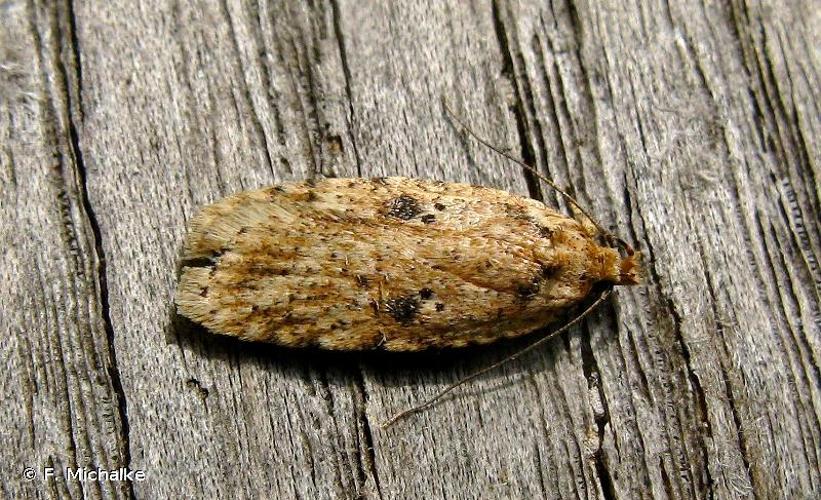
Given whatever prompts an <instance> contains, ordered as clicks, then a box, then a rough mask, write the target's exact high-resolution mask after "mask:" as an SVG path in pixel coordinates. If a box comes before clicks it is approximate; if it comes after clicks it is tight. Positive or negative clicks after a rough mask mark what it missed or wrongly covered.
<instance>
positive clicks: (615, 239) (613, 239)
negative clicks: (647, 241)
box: [442, 96, 634, 255]
mask: <svg viewBox="0 0 821 500" xmlns="http://www.w3.org/2000/svg"><path fill="white" fill-rule="evenodd" d="M442 106H443V107H444V108H445V112H447V114H448V115H450V117H451V118H452V119H453V120H454V121H455V122H456V123H457V124H458V125H459V126H460V127H462V128H463V129H464V130H465V131H466V132H467V133H468V134H470V135H471V136H472V137H473V138H474V139H476V140H477V141H479V142H480V143H481V144H482V145H484V146H485V147H487V148H489V149H490V150H492V151H495V152H496V153H497V154H499V155H501V156H503V157H505V158H507V159H508V160H510V161H512V162H513V163H515V164H517V165H519V166H520V167H522V168H524V169H525V170H527V171H528V172H530V173H532V174H533V175H535V176H536V177H537V178H539V179H540V180H541V181H542V182H544V183H545V184H547V185H548V186H550V187H551V188H552V189H553V190H555V191H556V192H557V193H559V194H560V195H562V197H563V198H564V199H565V200H567V201H568V202H570V203H571V204H572V205H573V206H574V207H576V209H577V210H578V211H579V212H581V213H582V215H584V216H585V217H587V220H589V221H590V222H592V223H593V225H594V226H596V229H597V230H598V231H599V233H600V234H601V235H602V236H603V237H604V239H605V240H606V241H607V242H608V243H609V244H610V245H611V246H613V242H615V243H616V246H620V247H621V248H623V249H624V251H625V252H626V253H627V255H633V253H634V251H633V247H631V246H630V245H629V244H628V243H627V242H626V241H624V240H623V239H621V238H619V237H618V236H616V235H615V234H613V233H612V232H610V231H608V230H606V229H604V227H602V225H601V224H599V222H598V221H597V220H596V219H594V218H593V217H592V216H591V215H590V214H589V213H588V212H587V210H585V209H584V208H582V206H581V205H579V202H577V201H576V199H575V198H573V197H572V196H570V195H569V194H568V193H567V192H565V190H563V189H562V188H560V187H559V186H557V185H556V183H555V182H553V181H552V180H550V179H549V178H547V177H545V176H544V175H542V174H540V173H539V171H538V170H536V169H535V168H533V167H531V166H530V165H528V164H527V163H525V162H523V161H522V160H520V159H518V158H516V157H515V156H513V155H511V154H510V153H506V152H504V151H502V150H501V149H499V148H498V147H496V146H494V145H493V144H491V143H489V142H488V141H486V140H485V139H483V138H482V137H480V136H479V135H478V134H477V133H476V132H474V131H473V129H471V128H470V127H468V126H467V124H466V123H465V122H463V121H462V119H461V118H459V116H458V115H457V114H456V113H454V112H453V110H452V109H451V108H450V106H448V102H447V100H446V99H445V97H444V96H442Z"/></svg>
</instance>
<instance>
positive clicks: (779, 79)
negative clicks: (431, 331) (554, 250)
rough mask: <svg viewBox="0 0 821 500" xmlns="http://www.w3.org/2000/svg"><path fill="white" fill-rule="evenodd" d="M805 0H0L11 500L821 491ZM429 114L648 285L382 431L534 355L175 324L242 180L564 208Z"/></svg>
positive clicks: (813, 88) (6, 482) (813, 126)
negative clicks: (528, 200) (355, 184)
mask: <svg viewBox="0 0 821 500" xmlns="http://www.w3.org/2000/svg"><path fill="white" fill-rule="evenodd" d="M813 7H814V6H813V5H812V2H790V3H778V2H770V3H766V2H765V3H763V4H761V3H752V2H751V3H745V2H740V1H733V2H726V3H725V2H721V3H713V2H707V3H699V2H689V1H684V2H676V3H674V4H672V5H668V4H666V3H652V2H636V3H623V2H608V1H601V2H577V3H573V2H569V3H568V2H561V1H557V2H545V3H541V2H535V1H521V2H503V1H499V2H490V3H488V2H474V3H470V4H468V3H466V2H454V1H451V2H416V3H399V2H361V1H360V2H350V1H345V0H337V1H331V2H314V3H303V2H290V1H284V2H269V1H265V0H262V1H260V2H238V1H224V2H192V3H189V2H166V1H161V0H154V1H147V2H139V3H137V2H127V1H111V2H79V1H74V2H42V1H39V2H38V1H30V2H24V1H7V2H4V3H3V4H2V5H0V16H2V23H0V24H1V25H2V27H0V138H2V140H1V141H0V145H2V147H0V166H1V167H2V168H0V176H2V177H0V185H2V195H1V196H0V213H2V217H0V235H2V240H3V242H4V245H3V248H4V252H3V256H4V258H3V259H2V261H0V275H1V276H3V277H5V278H6V280H5V281H6V283H8V285H7V286H6V287H3V288H2V289H0V298H2V303H3V314H2V316H0V331H3V332H7V333H6V335H7V341H6V342H3V349H2V351H0V352H2V361H3V366H4V367H5V370H4V372H3V375H2V377H0V386H2V388H3V391H2V393H0V394H2V398H3V401H2V405H1V408H2V409H0V428H2V429H3V431H2V434H1V435H2V436H3V443H4V444H5V446H3V447H0V457H2V459H0V471H1V472H2V477H3V481H2V483H0V484H2V494H3V495H4V496H5V497H9V498H25V497H44V498H52V497H72V498H80V497H91V498H111V497H141V498H174V497H217V498H223V497H226V498H227V497H233V498H255V497H273V498H314V497H317V498H359V497H365V498H385V499H388V498H413V497H421V498H429V497H430V498H574V497H575V498H645V497H648V498H704V497H708V496H712V497H717V498H742V497H756V498H809V497H812V496H814V495H817V492H818V490H819V489H821V477H820V475H819V454H821V446H819V443H821V425H819V412H821V410H820V409H821V395H820V394H819V387H821V384H819V381H820V380H819V379H821V376H820V375H819V358H821V355H820V354H819V351H820V350H821V342H819V331H821V327H820V326H819V323H821V321H819V319H821V313H819V284H821V272H819V267H818V255H819V251H820V250H821V238H819V231H818V224H819V222H818V221H819V220H821V217H819V214H820V213H821V206H820V205H819V187H818V182H817V178H818V168H819V167H818V165H819V146H818V139H817V137H818V135H819V134H818V133H817V132H818V130H819V116H821V114H819V110H818V103H819V92H820V91H819V88H821V87H819V81H818V80H819V79H818V68H819V57H818V46H819V44H818V37H817V34H816V33H818V32H819V29H820V28H821V26H819V25H821V22H819V15H818V13H817V9H814V8H813ZM440 97H445V98H446V99H448V101H449V102H450V103H451V104H452V105H453V107H454V108H455V109H456V110H457V112H458V113H459V114H460V115H461V116H463V117H464V118H466V119H467V121H468V122H470V123H471V124H472V126H473V127H474V128H475V129H476V130H477V132H479V133H480V134H481V135H483V136H485V137H487V138H488V139H489V140H491V142H493V143H495V144H499V145H500V146H502V147H504V148H506V149H508V150H510V151H511V152H512V153H513V154H514V155H516V156H520V157H522V158H524V159H525V160H527V161H528V162H532V163H533V164H535V165H537V167H538V168H539V169H540V170H541V171H543V172H545V173H546V174H548V175H550V176H551V177H552V178H554V179H556V180H557V181H558V182H559V184H561V185H565V186H570V189H571V190H572V191H573V192H574V193H575V194H576V195H577V196H578V198H579V201H580V202H581V203H582V204H583V205H584V206H586V207H589V209H590V211H591V212H592V213H593V214H595V215H596V216H597V217H598V218H600V219H601V221H602V222H603V223H605V224H606V225H608V226H610V227H612V228H614V229H615V230H616V231H617V232H618V233H619V234H622V235H623V236H625V238H626V239H627V240H629V241H631V242H633V243H635V245H636V246H637V247H638V248H640V249H641V250H642V252H643V253H644V256H645V264H646V276H645V278H646V286H642V287H637V288H632V289H621V290H618V291H617V293H616V294H615V296H614V297H613V299H611V300H610V301H609V302H608V304H607V305H606V306H605V307H602V308H601V309H600V310H599V311H597V312H596V313H595V314H594V315H593V316H592V317H591V318H589V319H588V320H586V321H585V322H584V324H583V326H581V327H579V328H574V329H572V330H571V331H570V332H568V333H567V334H565V335H563V336H562V337H561V338H560V339H556V340H555V341H553V342H551V343H550V344H549V345H548V346H545V348H544V349H539V350H538V352H534V353H530V354H528V355H525V356H522V357H521V358H520V359H518V360H516V361H514V362H512V363H510V364H509V365H506V366H505V367H504V368H502V369H500V370H498V371H495V372H493V373H492V374H489V375H487V376H485V377H482V378H481V379H480V380H477V381H475V382H472V383H470V384H469V385H468V386H466V387H463V388H461V389H460V390H458V391H456V392H455V393H454V394H453V395H452V396H449V397H448V398H446V400H445V401H443V402H441V403H440V404H437V405H436V406H434V407H433V408H431V409H429V410H427V411H425V412H423V413H421V414H418V415H415V416H413V417H412V418H409V419H407V420H404V421H402V422H400V423H398V424H396V425H395V426H394V427H391V428H388V429H381V428H380V427H379V424H380V423H382V422H384V421H385V420H386V419H387V418H389V417H390V416H391V415H393V414H394V413H396V412H397V411H400V410H403V409H406V408H407V407H408V406H410V405H414V404H418V403H421V402H422V401H424V400H425V399H426V398H428V397H430V396H432V395H434V394H436V393H437V391H439V390H441V389H442V388H444V387H445V386H447V385H448V384H450V383H452V382H454V381H456V380H458V379H459V378H460V377H462V376H464V375H466V374H468V373H470V372H471V371H472V370H475V369H477V368H481V367H483V366H486V365H487V364H489V363H491V362H492V361H494V360H496V359H498V358H500V357H502V356H504V355H506V354H509V353H511V352H513V351H515V350H516V349H518V348H520V347H522V346H523V345H525V344H526V341H522V342H511V343H503V344H499V345H495V346H492V347H485V348H481V349H469V350H465V351H454V352H442V353H425V354H421V355H403V356H391V355H372V354H361V355H348V354H333V353H322V352H317V351H306V352H301V351H288V350H283V349H278V348H275V347H271V346H259V345H249V344H243V343H241V342H237V341H232V340H230V339H222V338H217V337H214V336H212V335H209V334H207V333H205V332H203V331H202V330H201V329H199V328H197V327H195V326H194V325H191V324H189V323H187V322H185V321H182V320H180V318H178V317H176V316H175V315H174V309H173V305H172V298H173V292H174V286H175V284H176V276H175V272H176V266H177V261H178V258H179V255H180V251H181V244H182V240H183V237H184V234H185V225H186V221H187V220H189V219H190V217H192V216H193V214H194V213H195V212H196V210H197V208H198V207H199V206H201V205H203V204H205V203H208V202H211V201H214V200H216V199H218V198H220V197H221V196H224V195H226V194H230V193H234V192H237V191H240V190H243V189H250V188H255V187H260V186H265V185H269V184H272V183H276V182H279V181H283V180H292V179H302V178H306V177H311V176H317V175H329V176H340V177H344V176H379V175H408V176H419V177H431V178H436V179H441V180H447V181H466V182H472V183H476V184H483V185H488V186H493V187H499V188H503V189H507V190H509V191H512V192H516V193H520V194H526V195H531V196H534V197H539V198H542V199H544V200H545V201H546V203H548V204H549V205H555V206H560V207H563V208H566V207H565V204H564V203H563V202H561V201H560V200H558V199H557V197H556V196H555V195H554V194H553V193H552V192H550V191H549V190H548V189H547V188H546V187H545V186H539V185H538V183H536V182H534V181H533V179H532V178H531V176H526V175H525V174H524V173H523V172H522V169H520V168H518V167H516V166H515V165H512V164H510V163H509V162H506V161H504V160H503V159H501V158H500V157H498V155H495V154H493V153H492V152H490V151H488V150H487V149H486V148H483V147H482V146H481V145H478V144H476V143H475V142H474V141H472V140H470V139H468V138H466V137H465V136H464V135H463V134H461V133H460V132H459V131H458V130H457V129H456V128H454V126H453V124H452V123H451V121H450V120H448V118H447V117H446V116H445V115H444V114H443V111H442V108H441V105H440V102H439V99H440ZM25 467H34V469H35V471H36V473H37V477H35V478H34V479H33V480H26V479H25V478H24V475H23V470H24V468H25ZM44 467H54V468H55V471H56V474H55V477H52V478H45V477H43V474H44V471H43V468H44ZM77 467H89V468H97V467H99V468H102V469H117V468H118V467H127V468H130V469H131V470H141V471H144V472H145V475H146V479H145V480H129V481H122V482H118V481H79V480H77V479H74V478H71V477H67V473H66V468H72V469H75V468H77Z"/></svg>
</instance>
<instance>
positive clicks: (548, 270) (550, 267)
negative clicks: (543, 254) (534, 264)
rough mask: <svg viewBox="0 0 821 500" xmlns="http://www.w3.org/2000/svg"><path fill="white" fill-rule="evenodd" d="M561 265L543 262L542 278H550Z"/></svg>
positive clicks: (559, 269) (556, 272)
mask: <svg viewBox="0 0 821 500" xmlns="http://www.w3.org/2000/svg"><path fill="white" fill-rule="evenodd" d="M561 269H562V267H561V266H560V265H558V264H544V265H542V278H544V279H551V278H553V277H555V276H556V274H558V272H559V271H561Z"/></svg>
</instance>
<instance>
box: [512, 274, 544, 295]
mask: <svg viewBox="0 0 821 500" xmlns="http://www.w3.org/2000/svg"><path fill="white" fill-rule="evenodd" d="M539 286H540V280H539V279H538V278H534V279H533V281H531V282H530V283H522V284H520V285H519V286H518V287H516V296H517V297H519V298H520V299H522V300H530V299H532V298H533V297H535V296H536V294H537V293H539Z"/></svg>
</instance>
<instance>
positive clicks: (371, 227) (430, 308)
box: [176, 129, 639, 413]
mask: <svg viewBox="0 0 821 500" xmlns="http://www.w3.org/2000/svg"><path fill="white" fill-rule="evenodd" d="M468 130H469V129H468ZM477 139H479V140H480V141H481V142H482V143H483V144H485V145H487V146H489V147H491V148H493V146H490V145H489V144H487V143H486V142H485V141H483V140H482V139H480V138H478V137H477ZM493 149H494V150H495V151H497V152H499V153H500V154H503V155H505V156H507V157H508V158H510V159H512V160H513V161H516V162H517V163H520V164H521V165H522V166H524V167H526V168H528V169H530V167H529V166H527V165H525V164H523V163H521V162H518V160H516V159H515V158H512V157H510V156H509V155H507V154H506V153H503V152H501V151H499V150H498V149H496V148H493ZM533 172H534V173H535V174H536V175H538V172H535V171H533ZM540 177H541V176H540ZM541 178H542V179H543V180H545V181H547V182H548V183H550V181H549V180H548V179H545V178H543V177H541ZM550 185H551V186H553V187H554V188H556V187H555V185H553V184H552V183H550ZM556 189H558V188H556ZM559 192H560V193H561V194H562V195H563V196H566V197H567V198H568V199H569V200H571V201H572V203H573V205H574V206H575V207H576V208H577V209H578V210H579V211H581V213H580V214H579V218H578V220H577V219H576V218H572V217H568V216H565V215H563V214H561V213H559V212H557V211H555V210H552V209H550V208H548V207H547V206H545V205H544V204H543V203H541V202H540V201H537V200H534V199H530V198H524V197H521V196H517V195H514V194H511V193H508V192H505V191H501V190H497V189H492V188H488V187H482V186H474V185H468V184H461V183H446V182H440V181H433V180H423V179H411V178H404V177H386V178H373V179H365V178H349V179H340V178H329V179H321V180H308V181H302V182H292V183H285V184H281V185H277V186H273V187H268V188H264V189H259V190H255V191H246V192H242V193H239V194H235V195H233V196H230V197H227V198H225V199H222V200H220V201H217V202H216V203H213V204H211V205H208V206H206V207H204V208H203V209H202V210H201V211H200V212H199V214H198V215H196V217H194V219H193V220H192V221H191V223H190V230H189V233H188V236H187V239H186V241H185V248H184V256H183V263H184V264H183V267H182V272H181V277H180V280H179V285H178V289H177V294H176V304H177V308H178V311H179V313H180V314H182V315H183V316H185V317H187V318H189V319H191V320H192V321H194V322H196V323H200V324H202V325H203V326H205V327H206V328H207V329H208V330H210V331H212V332H214V333H217V334H222V335H229V336H232V337H237V338H239V339H242V340H248V341H260V342H271V343H274V344H279V345H282V346H288V347H306V346H316V347H319V348H324V349H334V350H346V351H355V350H370V349H383V350H387V351H419V350H422V349H429V348H452V347H463V346H467V345H470V344H487V343H490V342H493V341H495V340H498V339H501V338H511V337H518V336H520V335H524V334H526V333H529V332H532V331H534V330H536V329H538V328H540V327H542V326H545V325H547V324H548V323H551V322H553V321H555V320H557V319H559V318H562V317H564V316H565V315H566V313H567V312H568V310H570V309H572V308H574V307H576V306H578V305H579V304H582V303H583V302H585V300H586V299H587V297H588V295H590V294H591V291H593V290H594V289H604V290H605V293H609V290H610V289H611V288H612V287H613V286H615V285H635V284H637V283H639V275H638V262H637V258H638V253H634V252H633V250H632V248H630V246H629V245H627V244H626V243H624V242H623V241H622V240H620V239H618V238H616V237H614V236H613V235H611V234H610V233H608V232H607V231H604V230H603V229H602V228H601V227H600V226H599V225H598V224H596V223H595V222H593V220H592V219H591V218H589V217H584V216H582V215H584V212H583V210H582V209H581V207H579V206H578V204H576V203H575V200H572V198H570V197H569V196H568V195H567V194H566V193H564V191H561V190H559ZM604 297H605V295H604V294H603V295H602V296H601V297H600V298H599V300H598V301H597V302H596V304H597V303H599V302H601V301H602V300H603V299H604ZM589 310H590V308H588V309H587V310H586V311H585V312H584V313H583V314H586V313H587V312H589ZM583 314H582V315H579V316H577V317H576V319H575V320H573V321H574V322H575V321H577V320H578V319H580V318H581V317H582V316H583ZM566 326H569V324H567V325H565V327H566ZM554 333H556V332H554ZM534 346H535V345H532V346H531V347H534ZM528 349H529V348H528ZM518 354H521V352H520V353H518ZM518 354H517V355H518ZM497 365H498V364H497ZM497 365H493V366H491V367H488V368H487V369H486V370H482V371H481V372H479V373H477V374H474V376H475V375H479V374H480V373H484V372H485V371H487V370H488V369H492V368H494V367H495V366H497ZM472 377H473V376H471V378H472ZM463 381H464V380H463ZM463 381H462V382H463ZM455 385H456V384H455ZM455 385H454V386H455ZM452 388H453V387H450V388H448V389H447V390H446V391H444V392H447V391H449V390H450V389H452ZM444 392H443V393H440V395H439V396H437V397H441V396H442V395H444ZM426 405H427V403H426ZM418 409H421V408H417V409H414V410H412V411H416V410H418ZM406 413H407V412H406Z"/></svg>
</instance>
